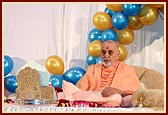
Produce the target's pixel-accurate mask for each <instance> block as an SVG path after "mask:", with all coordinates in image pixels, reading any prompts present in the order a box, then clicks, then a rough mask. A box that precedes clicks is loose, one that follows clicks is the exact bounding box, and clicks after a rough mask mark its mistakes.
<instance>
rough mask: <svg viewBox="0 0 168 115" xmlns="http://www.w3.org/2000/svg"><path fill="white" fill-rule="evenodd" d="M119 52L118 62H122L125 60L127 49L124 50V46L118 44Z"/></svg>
mask: <svg viewBox="0 0 168 115" xmlns="http://www.w3.org/2000/svg"><path fill="white" fill-rule="evenodd" d="M119 51H120V57H119V61H124V60H125V59H126V58H127V54H128V52H127V49H126V48H125V46H124V45H122V44H119Z"/></svg>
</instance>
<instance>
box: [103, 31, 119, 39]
mask: <svg viewBox="0 0 168 115" xmlns="http://www.w3.org/2000/svg"><path fill="white" fill-rule="evenodd" d="M107 40H113V41H117V40H118V39H117V33H116V32H115V31H114V30H111V29H108V30H105V31H104V32H103V33H102V41H103V42H105V41H107Z"/></svg>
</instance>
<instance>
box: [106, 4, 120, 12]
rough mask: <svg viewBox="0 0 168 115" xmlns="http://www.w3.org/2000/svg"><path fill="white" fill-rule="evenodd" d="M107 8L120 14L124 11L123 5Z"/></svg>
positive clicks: (110, 5) (113, 5) (109, 5)
mask: <svg viewBox="0 0 168 115" xmlns="http://www.w3.org/2000/svg"><path fill="white" fill-rule="evenodd" d="M106 6H107V8H108V9H110V10H112V11H114V12H120V11H122V4H106Z"/></svg>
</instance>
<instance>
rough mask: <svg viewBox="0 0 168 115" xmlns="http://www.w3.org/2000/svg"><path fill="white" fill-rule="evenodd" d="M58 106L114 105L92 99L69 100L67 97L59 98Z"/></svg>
mask: <svg viewBox="0 0 168 115" xmlns="http://www.w3.org/2000/svg"><path fill="white" fill-rule="evenodd" d="M57 101H58V104H57V106H58V107H112V106H110V105H108V104H105V103H104V102H91V101H83V100H75V101H69V100H66V99H60V100H57Z"/></svg>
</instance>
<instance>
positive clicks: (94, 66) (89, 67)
mask: <svg viewBox="0 0 168 115" xmlns="http://www.w3.org/2000/svg"><path fill="white" fill-rule="evenodd" d="M101 66H102V64H101V63H98V64H94V65H90V66H88V68H87V71H88V70H95V68H101Z"/></svg>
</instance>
